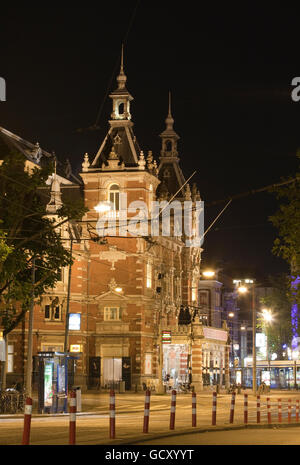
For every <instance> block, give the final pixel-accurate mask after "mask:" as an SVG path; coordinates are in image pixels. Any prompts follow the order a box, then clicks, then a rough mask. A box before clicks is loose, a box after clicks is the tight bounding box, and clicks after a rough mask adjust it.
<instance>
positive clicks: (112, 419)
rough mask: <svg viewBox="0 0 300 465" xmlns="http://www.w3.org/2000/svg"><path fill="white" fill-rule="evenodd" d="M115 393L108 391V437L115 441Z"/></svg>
mask: <svg viewBox="0 0 300 465" xmlns="http://www.w3.org/2000/svg"><path fill="white" fill-rule="evenodd" d="M115 399H116V398H115V391H113V390H112V389H111V390H110V396H109V437H110V439H115V437H116V400H115Z"/></svg>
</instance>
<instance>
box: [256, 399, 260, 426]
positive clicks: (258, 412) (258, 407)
mask: <svg viewBox="0 0 300 465" xmlns="http://www.w3.org/2000/svg"><path fill="white" fill-rule="evenodd" d="M256 423H260V396H256Z"/></svg>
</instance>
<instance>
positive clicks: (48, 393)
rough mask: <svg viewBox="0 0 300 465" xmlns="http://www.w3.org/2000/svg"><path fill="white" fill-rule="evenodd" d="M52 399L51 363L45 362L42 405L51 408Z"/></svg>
mask: <svg viewBox="0 0 300 465" xmlns="http://www.w3.org/2000/svg"><path fill="white" fill-rule="evenodd" d="M52 397H53V362H48V361H45V367H44V405H45V407H51V406H52Z"/></svg>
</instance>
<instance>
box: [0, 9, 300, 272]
mask: <svg viewBox="0 0 300 465" xmlns="http://www.w3.org/2000/svg"><path fill="white" fill-rule="evenodd" d="M202 3H203V2H194V1H192V2H173V1H164V2H155V1H154V2H142V1H140V2H138V3H137V2H136V1H126V2H124V1H122V2H121V1H114V2H105V3H104V2H100V3H99V7H98V8H97V9H96V8H88V7H86V8H77V7H73V6H72V7H69V8H62V7H58V6H51V8H47V7H44V4H43V7H42V8H38V7H36V5H34V7H33V6H32V7H30V4H29V3H27V4H26V8H10V9H6V10H5V9H3V8H2V7H1V8H2V12H1V31H0V41H1V61H0V76H1V77H3V78H5V79H6V84H7V101H6V102H0V126H3V127H5V128H6V129H8V130H10V131H12V132H14V133H16V134H18V135H20V136H21V137H23V138H25V139H27V140H30V141H32V142H34V143H35V142H36V141H39V143H40V145H41V146H42V148H44V149H46V150H48V151H52V150H54V151H55V152H56V154H57V156H58V157H59V158H60V159H61V160H63V159H64V158H67V157H68V158H69V159H70V160H71V162H72V165H73V169H74V171H78V170H79V169H80V167H81V162H82V159H83V154H84V153H85V152H88V153H89V154H90V156H93V154H94V153H95V152H96V151H97V149H98V147H99V145H100V143H101V142H102V139H103V138H104V136H105V134H106V131H107V129H108V123H107V121H108V119H109V116H110V112H111V101H110V99H109V97H108V93H109V92H110V91H111V90H114V89H115V88H116V80H115V78H116V75H117V73H118V71H119V59H120V50H121V43H122V42H124V44H125V46H124V47H125V51H124V53H125V73H126V75H127V88H128V90H129V91H130V92H131V94H132V95H133V97H134V101H133V102H132V105H131V112H132V119H133V122H134V124H135V126H134V130H135V134H136V136H137V139H138V141H139V144H140V146H141V148H142V149H143V150H144V151H147V150H153V153H154V155H155V156H156V158H157V160H158V157H159V151H160V139H159V137H158V135H159V134H160V133H161V132H162V131H163V130H164V128H165V123H164V121H165V118H166V115H167V105H168V91H169V90H171V92H172V112H173V117H174V119H175V124H174V128H175V130H176V131H177V133H178V134H179V135H180V138H181V139H180V141H179V153H180V158H181V166H182V168H183V171H184V173H185V175H186V177H188V176H189V175H191V174H192V173H193V171H195V170H196V171H197V173H196V175H195V176H194V178H193V180H194V181H195V182H197V184H198V186H199V189H200V192H201V195H202V198H203V200H204V201H205V202H210V201H213V200H218V199H223V198H226V197H228V196H230V195H234V194H238V193H241V192H245V191H248V190H249V189H256V188H259V187H263V186H265V185H268V184H271V183H274V182H277V181H279V180H280V178H281V177H282V176H287V175H290V174H292V173H294V172H295V169H296V167H297V160H296V156H295V155H296V151H297V149H298V147H300V131H299V119H300V118H299V117H300V102H299V103H295V102H293V101H292V99H291V91H292V86H291V81H292V79H293V78H294V77H295V76H299V75H300V68H299V50H298V46H299V24H298V15H297V12H296V11H295V10H293V9H292V8H288V7H286V6H284V4H283V2H281V6H280V7H279V6H276V5H278V4H279V3H278V4H269V3H267V2H266V5H265V7H262V6H261V5H260V3H262V2H253V1H252V2H239V3H236V4H235V2H232V3H231V2H230V3H229V5H232V6H229V7H228V2H227V4H226V7H221V6H220V5H219V4H218V3H211V2H210V3H211V8H208V7H206V8H203V6H202ZM237 5H239V6H237ZM95 122H98V124H99V126H100V128H99V129H98V130H97V131H91V130H87V131H78V129H80V128H88V127H90V126H92V125H94V124H95ZM224 205H225V203H223V204H219V205H217V206H216V207H208V208H207V209H206V211H205V215H206V219H205V223H206V227H208V226H209V225H210V223H211V221H212V220H213V219H214V218H215V217H216V215H217V214H218V213H219V212H220V211H221V210H222V208H223V207H224ZM276 206H277V204H276V201H275V200H274V198H273V197H272V196H271V195H270V194H256V195H253V196H250V197H247V198H243V199H240V200H239V201H237V200H236V201H234V202H232V204H231V205H230V206H229V207H228V208H227V210H226V211H225V212H224V214H223V215H222V216H221V217H220V219H219V220H218V222H217V223H216V224H215V226H214V227H213V228H212V229H211V230H210V232H209V233H208V234H207V236H206V239H205V242H204V246H203V247H204V253H203V262H204V263H207V264H208V263H213V264H217V263H218V262H221V263H223V266H224V267H225V269H228V270H230V269H231V268H235V267H237V268H238V267H241V268H245V270H246V271H249V273H252V274H254V275H255V274H256V275H257V276H258V275H259V274H261V273H267V274H270V273H277V272H280V271H283V270H286V265H285V264H284V262H282V261H281V260H280V259H278V258H275V257H274V256H273V255H272V254H271V248H272V243H273V240H274V238H275V234H276V231H275V230H274V229H273V227H272V226H271V224H270V222H269V221H268V216H269V215H270V214H272V213H273V212H274V211H275V210H276Z"/></svg>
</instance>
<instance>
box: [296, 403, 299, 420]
mask: <svg viewBox="0 0 300 465" xmlns="http://www.w3.org/2000/svg"><path fill="white" fill-rule="evenodd" d="M296 421H299V399H297V400H296Z"/></svg>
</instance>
